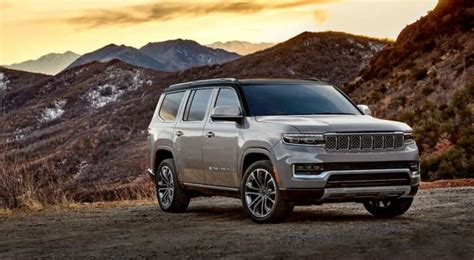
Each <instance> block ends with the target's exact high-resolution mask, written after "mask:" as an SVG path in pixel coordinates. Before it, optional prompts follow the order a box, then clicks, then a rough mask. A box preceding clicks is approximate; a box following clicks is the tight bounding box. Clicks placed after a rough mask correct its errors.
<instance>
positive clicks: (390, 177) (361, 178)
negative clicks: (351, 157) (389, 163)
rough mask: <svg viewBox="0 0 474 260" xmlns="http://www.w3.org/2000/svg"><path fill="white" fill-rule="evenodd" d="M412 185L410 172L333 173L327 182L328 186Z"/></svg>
mask: <svg viewBox="0 0 474 260" xmlns="http://www.w3.org/2000/svg"><path fill="white" fill-rule="evenodd" d="M399 185H410V179H409V178H408V174H407V173H404V172H391V173H361V174H333V175H331V176H330V177H329V179H328V182H327V183H326V188H354V187H374V186H399Z"/></svg>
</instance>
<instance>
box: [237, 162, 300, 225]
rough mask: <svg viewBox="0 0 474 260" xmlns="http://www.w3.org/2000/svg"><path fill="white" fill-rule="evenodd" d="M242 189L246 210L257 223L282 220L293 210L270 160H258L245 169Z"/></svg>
mask: <svg viewBox="0 0 474 260" xmlns="http://www.w3.org/2000/svg"><path fill="white" fill-rule="evenodd" d="M241 191H242V195H241V196H242V197H241V199H242V204H243V206H244V211H245V213H246V214H247V215H248V216H249V217H250V218H251V219H252V220H253V221H254V222H256V223H277V222H281V221H283V220H285V219H286V218H287V217H288V216H289V215H290V214H291V212H292V211H293V205H292V204H290V203H289V202H288V201H286V200H285V199H284V198H282V196H281V193H280V190H279V189H278V183H277V182H276V180H275V176H274V172H273V167H272V164H271V162H270V161H267V160H262V161H257V162H255V163H253V164H252V165H251V166H250V167H249V168H248V169H247V170H246V171H245V174H244V178H243V180H242V187H241Z"/></svg>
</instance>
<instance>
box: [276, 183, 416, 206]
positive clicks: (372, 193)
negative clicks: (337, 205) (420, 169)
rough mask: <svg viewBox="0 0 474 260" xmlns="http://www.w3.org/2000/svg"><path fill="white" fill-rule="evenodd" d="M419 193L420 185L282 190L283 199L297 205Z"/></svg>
mask: <svg viewBox="0 0 474 260" xmlns="http://www.w3.org/2000/svg"><path fill="white" fill-rule="evenodd" d="M417 192H418V185H413V186H408V185H405V186H382V187H358V188H327V189H324V188H322V189H318V188H316V189H281V190H280V193H281V194H282V196H283V198H285V199H286V200H288V201H291V202H293V203H294V204H296V205H311V204H322V203H328V202H353V201H355V202H363V201H367V200H382V199H394V198H401V197H413V196H415V195H416V193H417Z"/></svg>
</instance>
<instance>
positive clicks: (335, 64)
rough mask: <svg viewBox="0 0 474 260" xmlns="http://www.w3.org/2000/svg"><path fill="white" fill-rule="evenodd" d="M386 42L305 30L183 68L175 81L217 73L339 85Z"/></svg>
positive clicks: (359, 68)
mask: <svg viewBox="0 0 474 260" xmlns="http://www.w3.org/2000/svg"><path fill="white" fill-rule="evenodd" d="M388 44H390V43H389V42H387V41H383V40H378V39H373V38H368V37H363V36H356V35H351V34H347V33H341V32H321V33H311V32H305V33H302V34H300V35H298V36H296V37H294V38H291V39H290V40H288V41H285V42H283V43H280V44H277V45H275V46H274V47H272V48H269V49H266V50H263V51H260V52H257V53H254V54H250V55H247V56H244V57H242V58H240V59H238V60H236V61H233V62H229V63H225V64H222V65H214V66H207V67H201V68H193V69H190V70H187V71H185V72H183V73H181V74H180V78H179V81H185V80H189V79H193V80H194V79H203V78H217V77H239V78H259V77H263V78H275V77H277V78H317V79H320V80H322V81H325V82H329V83H331V84H335V85H337V86H340V85H342V84H343V83H345V82H347V81H350V80H351V79H353V78H354V77H355V76H356V75H357V74H358V73H359V71H360V70H361V69H362V68H364V67H365V66H366V65H367V64H368V62H369V60H370V58H371V57H372V56H373V55H374V54H376V53H377V52H379V51H380V50H382V49H383V48H384V47H385V46H387V45H388Z"/></svg>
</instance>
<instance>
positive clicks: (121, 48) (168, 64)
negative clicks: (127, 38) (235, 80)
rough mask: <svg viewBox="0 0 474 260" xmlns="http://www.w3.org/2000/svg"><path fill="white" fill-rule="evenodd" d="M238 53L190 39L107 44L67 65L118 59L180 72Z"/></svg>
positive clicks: (156, 68) (227, 58)
mask: <svg viewBox="0 0 474 260" xmlns="http://www.w3.org/2000/svg"><path fill="white" fill-rule="evenodd" d="M239 57H240V55H238V54H236V53H230V52H227V51H224V50H220V49H213V48H209V47H205V46H202V45H200V44H198V43H197V42H195V41H190V40H181V39H178V40H170V41H164V42H155V43H148V44H147V45H145V46H143V47H141V48H140V49H136V48H133V47H129V46H125V45H115V44H110V45H107V46H105V47H103V48H100V49H98V50H95V51H93V52H90V53H86V54H84V55H82V56H81V57H79V58H78V59H77V60H76V61H74V62H73V63H72V64H71V65H69V66H68V69H69V68H72V67H76V66H79V65H83V64H86V63H89V62H92V61H100V62H107V61H110V60H113V59H119V60H121V61H123V62H126V63H128V64H131V65H135V66H139V67H143V68H150V69H155V70H160V71H181V70H185V69H188V68H191V67H196V66H202V65H211V64H217V63H224V62H227V61H231V60H235V59H238V58H239Z"/></svg>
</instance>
